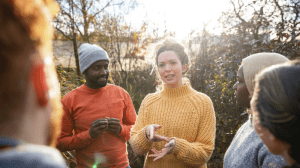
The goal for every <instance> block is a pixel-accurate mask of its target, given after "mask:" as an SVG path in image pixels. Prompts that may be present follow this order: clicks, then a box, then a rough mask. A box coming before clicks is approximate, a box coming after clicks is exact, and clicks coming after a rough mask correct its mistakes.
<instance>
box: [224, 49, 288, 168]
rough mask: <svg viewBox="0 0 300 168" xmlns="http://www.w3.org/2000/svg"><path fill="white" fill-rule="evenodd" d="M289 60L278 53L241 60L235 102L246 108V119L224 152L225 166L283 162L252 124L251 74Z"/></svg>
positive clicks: (274, 166) (272, 167)
mask: <svg viewBox="0 0 300 168" xmlns="http://www.w3.org/2000/svg"><path fill="white" fill-rule="evenodd" d="M287 61H289V60H288V59H287V58H286V57H285V56H283V55H280V54H277V53H258V54H253V55H250V56H248V57H246V58H244V59H243V60H242V65H241V66H240V67H239V70H238V72H237V82H236V83H235V84H234V86H233V88H234V89H235V90H236V91H235V95H236V97H237V105H238V106H240V107H245V108H247V112H248V114H249V119H248V120H247V121H246V123H244V124H243V125H242V126H241V127H240V128H239V130H238V131H237V133H236V135H235V136H234V138H233V140H232V142H231V144H230V146H229V147H228V149H227V151H226V153H225V156H224V168H233V167H234V168H261V167H262V168H278V167H280V166H283V165H285V164H286V163H285V161H284V159H283V158H282V157H281V156H276V155H273V154H271V153H270V152H269V151H268V150H267V148H266V146H265V145H264V144H263V142H262V141H261V139H260V138H259V136H258V135H257V134H256V132H255V130H254V129H253V126H252V111H251V110H250V100H251V98H252V95H253V91H254V78H255V75H256V74H258V73H259V72H260V71H261V70H262V69H264V68H266V67H269V66H271V65H275V64H279V63H283V62H287Z"/></svg>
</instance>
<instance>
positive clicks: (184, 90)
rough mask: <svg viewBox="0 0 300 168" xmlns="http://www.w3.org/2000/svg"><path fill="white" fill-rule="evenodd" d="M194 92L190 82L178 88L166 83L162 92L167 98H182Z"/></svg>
mask: <svg viewBox="0 0 300 168" xmlns="http://www.w3.org/2000/svg"><path fill="white" fill-rule="evenodd" d="M192 92H193V89H192V88H191V87H190V86H189V85H188V84H184V85H182V86H180V87H177V88H168V87H166V85H165V84H164V85H163V90H162V92H161V94H162V96H163V97H164V98H167V99H182V98H185V97H186V96H188V95H190V94H191V93H192Z"/></svg>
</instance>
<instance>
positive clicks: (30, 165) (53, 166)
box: [0, 137, 67, 168]
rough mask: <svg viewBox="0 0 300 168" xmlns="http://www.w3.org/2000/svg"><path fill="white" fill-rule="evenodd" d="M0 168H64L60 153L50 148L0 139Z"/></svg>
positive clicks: (64, 164)
mask: <svg viewBox="0 0 300 168" xmlns="http://www.w3.org/2000/svg"><path fill="white" fill-rule="evenodd" d="M0 146H10V147H9V148H4V149H1V150H0V168H66V167H67V165H66V163H65V161H64V159H63V157H62V155H61V153H60V152H59V151H58V150H57V149H55V148H52V147H49V146H44V145H34V144H28V143H19V142H18V141H17V140H13V139H9V138H3V137H0Z"/></svg>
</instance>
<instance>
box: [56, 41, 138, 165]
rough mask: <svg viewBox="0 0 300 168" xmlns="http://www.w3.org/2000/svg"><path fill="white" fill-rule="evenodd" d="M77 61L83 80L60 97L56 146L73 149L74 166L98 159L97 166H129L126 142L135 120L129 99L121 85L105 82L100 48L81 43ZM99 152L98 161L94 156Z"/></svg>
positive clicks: (105, 67)
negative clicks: (99, 157)
mask: <svg viewBox="0 0 300 168" xmlns="http://www.w3.org/2000/svg"><path fill="white" fill-rule="evenodd" d="M79 63H80V69H81V73H83V74H84V75H85V78H86V83H85V84H83V85H82V86H80V87H78V88H76V89H75V90H73V91H71V92H69V93H68V94H67V95H66V96H65V97H64V98H63V99H62V104H63V109H64V115H63V119H62V130H61V135H60V137H59V138H58V140H57V148H58V149H59V150H60V151H69V150H75V152H76V161H77V167H78V168H83V167H92V166H93V165H95V164H97V163H98V162H101V165H100V164H98V167H100V166H103V167H109V168H130V166H129V162H128V157H127V148H126V141H127V140H129V138H130V130H131V126H132V125H134V124H135V120H136V113H135V109H134V106H133V104H132V101H131V98H130V96H129V94H128V93H127V92H126V91H125V90H124V89H122V88H121V87H119V86H115V85H112V84H107V79H108V76H109V69H108V64H109V58H108V55H107V53H106V51H104V50H103V49H102V48H100V47H98V46H97V45H91V44H87V43H85V44H82V45H81V46H80V48H79ZM73 131H74V134H73ZM99 155H100V156H102V157H101V158H102V160H99V159H97V157H98V156H99Z"/></svg>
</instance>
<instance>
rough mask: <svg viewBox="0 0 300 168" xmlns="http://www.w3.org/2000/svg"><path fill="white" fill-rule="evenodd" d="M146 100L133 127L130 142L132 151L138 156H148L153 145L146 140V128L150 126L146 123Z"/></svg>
mask: <svg viewBox="0 0 300 168" xmlns="http://www.w3.org/2000/svg"><path fill="white" fill-rule="evenodd" d="M145 99H146V98H145ZM145 99H144V100H143V102H142V104H141V107H140V110H139V113H138V117H137V120H136V123H135V125H134V126H133V127H132V130H131V134H130V140H129V143H130V145H131V147H132V150H133V151H134V153H136V154H138V155H144V154H146V153H147V152H148V151H149V150H150V149H151V148H152V145H153V143H152V142H150V141H149V140H148V139H147V138H146V128H147V127H148V126H149V125H146V124H147V123H145Z"/></svg>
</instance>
